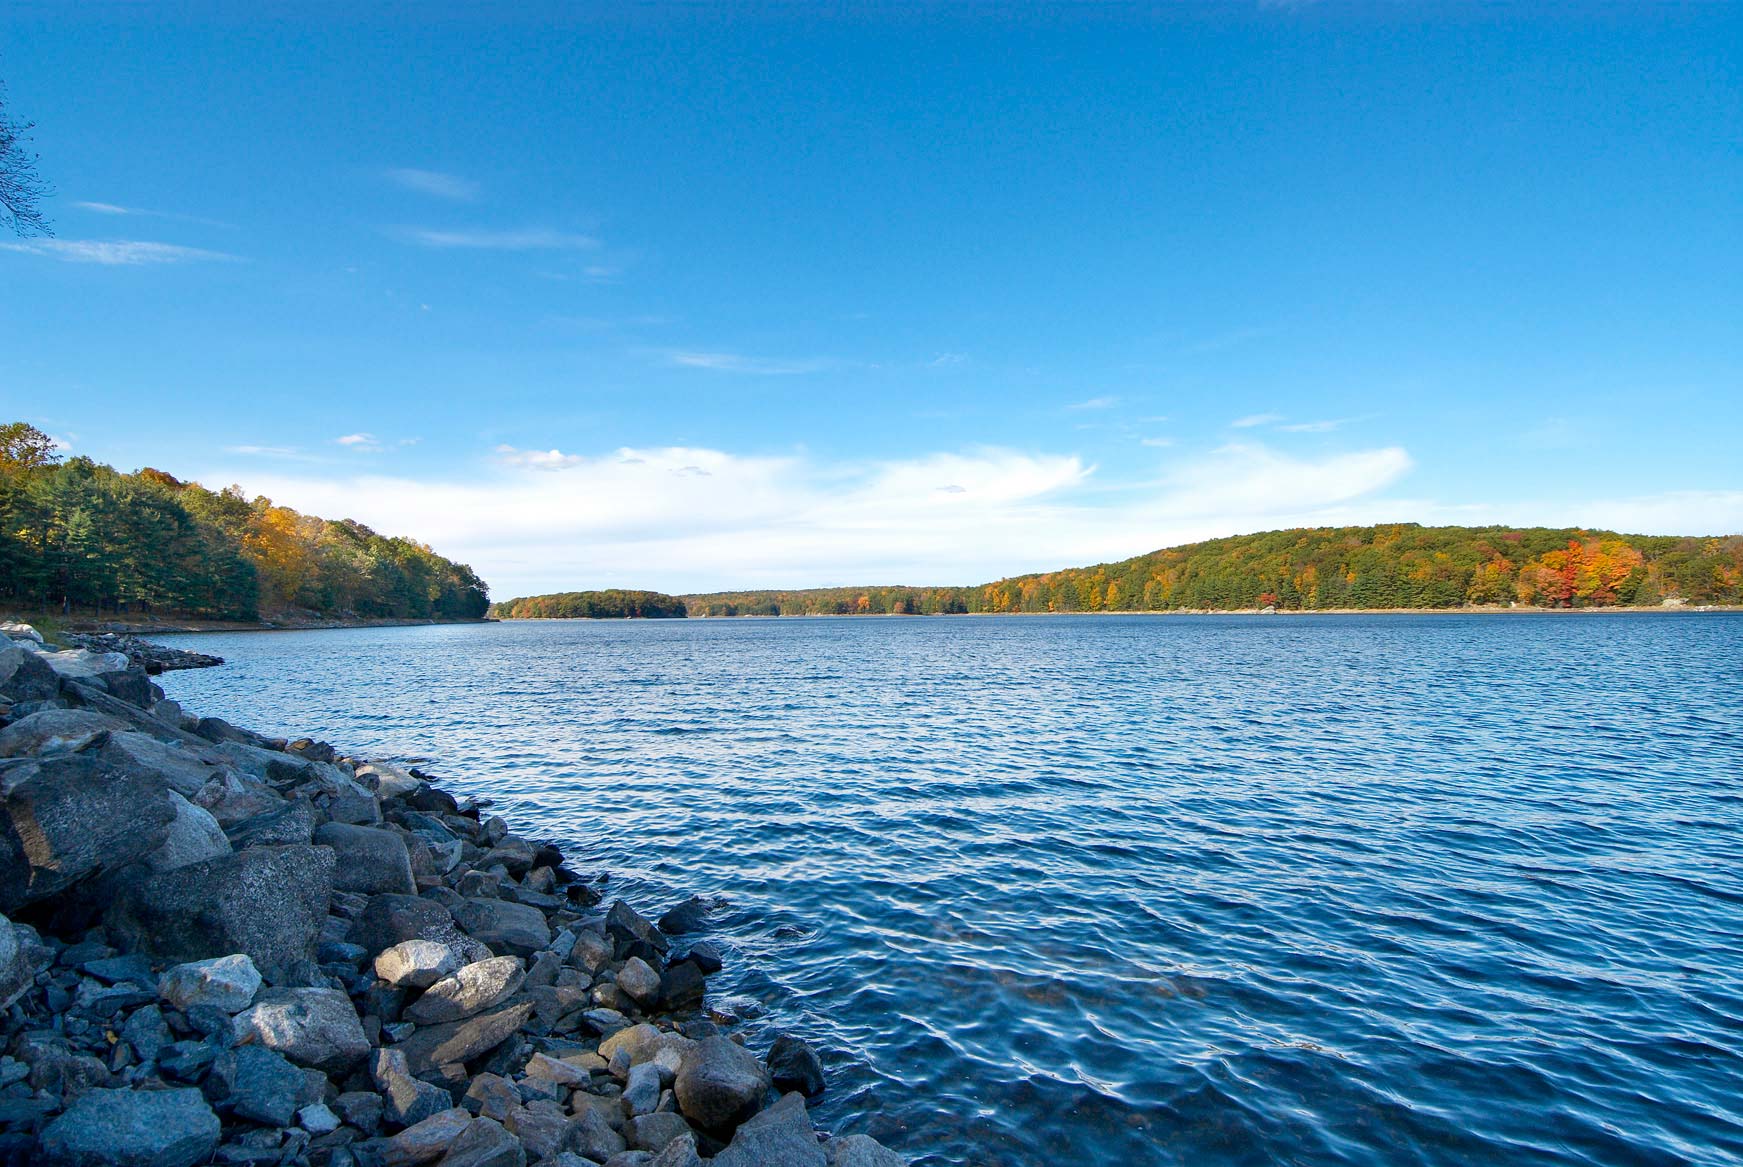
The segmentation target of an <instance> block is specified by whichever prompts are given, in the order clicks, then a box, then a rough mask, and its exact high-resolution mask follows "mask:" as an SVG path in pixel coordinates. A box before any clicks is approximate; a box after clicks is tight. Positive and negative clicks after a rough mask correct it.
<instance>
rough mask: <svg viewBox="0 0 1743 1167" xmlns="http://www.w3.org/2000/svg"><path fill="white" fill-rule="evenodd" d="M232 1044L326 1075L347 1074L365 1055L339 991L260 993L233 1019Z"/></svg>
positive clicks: (352, 1013) (365, 1043)
mask: <svg viewBox="0 0 1743 1167" xmlns="http://www.w3.org/2000/svg"><path fill="white" fill-rule="evenodd" d="M236 1040H237V1041H238V1042H249V1041H253V1042H258V1043H259V1044H261V1045H263V1046H265V1047H266V1048H267V1049H270V1050H276V1051H278V1052H279V1053H281V1054H283V1055H284V1056H285V1057H287V1058H289V1059H290V1060H291V1061H293V1062H295V1063H296V1064H297V1065H299V1066H308V1067H310V1068H311V1069H316V1070H321V1071H322V1072H324V1073H328V1074H335V1073H342V1072H343V1071H345V1070H348V1069H350V1068H351V1067H352V1066H354V1065H356V1064H357V1063H358V1062H360V1061H362V1060H363V1057H364V1055H365V1054H367V1053H368V1052H369V1039H368V1038H367V1037H366V1036H364V1033H363V1022H362V1020H361V1019H360V1018H359V1017H358V1016H357V1010H356V1009H355V1008H354V1007H353V1006H352V1004H351V998H350V997H347V996H346V995H345V994H344V993H342V992H340V991H339V990H338V989H265V990H262V991H261V993H260V994H259V995H258V996H257V997H256V998H255V1000H254V1004H252V1005H250V1006H249V1007H248V1008H247V1009H245V1010H243V1011H242V1012H241V1013H238V1014H237V1015H236Z"/></svg>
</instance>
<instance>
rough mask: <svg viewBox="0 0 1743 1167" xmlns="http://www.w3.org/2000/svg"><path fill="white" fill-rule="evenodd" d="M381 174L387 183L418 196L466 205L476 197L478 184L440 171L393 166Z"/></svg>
mask: <svg viewBox="0 0 1743 1167" xmlns="http://www.w3.org/2000/svg"><path fill="white" fill-rule="evenodd" d="M382 173H383V174H384V175H385V176H386V178H387V180H388V181H389V182H393V183H397V184H398V185H400V186H403V187H404V188H405V189H407V190H413V191H417V192H418V193H419V194H427V195H434V196H435V197H436V198H439V199H448V200H450V201H451V202H457V203H468V202H471V201H472V200H473V199H475V198H477V197H478V184H477V183H476V182H473V181H472V180H471V179H469V178H462V177H460V176H459V175H457V174H448V173H446V172H445V171H441V170H419V169H418V168H416V167H413V166H395V167H392V168H390V169H388V170H385V171H383V172H382Z"/></svg>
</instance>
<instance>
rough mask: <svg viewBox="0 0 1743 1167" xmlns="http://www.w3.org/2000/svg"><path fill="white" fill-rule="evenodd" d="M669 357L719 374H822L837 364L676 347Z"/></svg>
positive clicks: (671, 361)
mask: <svg viewBox="0 0 1743 1167" xmlns="http://www.w3.org/2000/svg"><path fill="white" fill-rule="evenodd" d="M666 360H667V361H669V362H670V363H671V364H674V365H681V366H683V367H684V368H686V369H712V370H714V371H715V372H719V373H749V374H753V375H755V376H762V377H789V376H796V375H799V374H802V373H820V372H822V371H823V370H824V369H827V368H829V367H830V365H831V364H832V363H833V362H831V361H827V360H824V359H822V358H819V357H809V358H803V359H798V360H794V359H789V358H780V357H747V356H745V355H743V354H742V353H721V352H691V351H687V350H674V351H671V352H668V353H666Z"/></svg>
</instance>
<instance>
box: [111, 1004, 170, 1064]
mask: <svg viewBox="0 0 1743 1167" xmlns="http://www.w3.org/2000/svg"><path fill="white" fill-rule="evenodd" d="M121 1040H122V1041H124V1042H126V1043H127V1044H128V1045H130V1046H132V1047H133V1054H134V1056H135V1057H137V1058H138V1059H139V1060H140V1061H141V1062H143V1063H145V1064H146V1065H148V1066H149V1065H152V1064H153V1063H154V1062H156V1061H157V1057H158V1055H159V1054H160V1053H162V1052H163V1050H164V1047H165V1046H167V1045H169V1044H170V1042H171V1041H172V1040H173V1038H172V1037H171V1034H170V1031H169V1025H168V1024H167V1023H166V1022H165V1021H164V1019H163V1011H162V1010H161V1009H159V1008H158V1007H157V1006H156V1005H147V1006H146V1007H145V1008H143V1009H135V1010H134V1011H133V1015H132V1016H131V1017H129V1018H128V1019H127V1023H126V1024H125V1025H123V1026H122V1027H121Z"/></svg>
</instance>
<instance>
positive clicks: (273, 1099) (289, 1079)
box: [231, 1045, 321, 1126]
mask: <svg viewBox="0 0 1743 1167" xmlns="http://www.w3.org/2000/svg"><path fill="white" fill-rule="evenodd" d="M235 1057H236V1075H235V1078H234V1079H233V1080H232V1082H233V1085H232V1086H231V1109H232V1110H234V1111H235V1112H236V1114H237V1115H239V1116H240V1117H242V1118H246V1119H251V1120H253V1121H254V1122H258V1123H264V1124H265V1125H267V1126H290V1125H291V1124H292V1123H294V1122H295V1121H296V1115H297V1111H299V1110H301V1109H302V1108H303V1107H305V1106H308V1105H310V1104H311V1103H314V1102H318V1101H320V1098H321V1087H320V1084H319V1083H318V1082H317V1081H316V1080H315V1079H314V1078H313V1077H312V1076H311V1075H310V1074H309V1073H308V1072H307V1071H305V1070H300V1069H298V1068H297V1067H296V1066H293V1065H291V1064H290V1062H289V1061H288V1060H286V1059H285V1057H284V1055H282V1054H278V1053H274V1052H273V1051H272V1050H269V1049H266V1048H264V1047H262V1046H258V1045H245V1046H242V1047H241V1048H239V1049H238V1050H236V1053H235Z"/></svg>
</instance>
